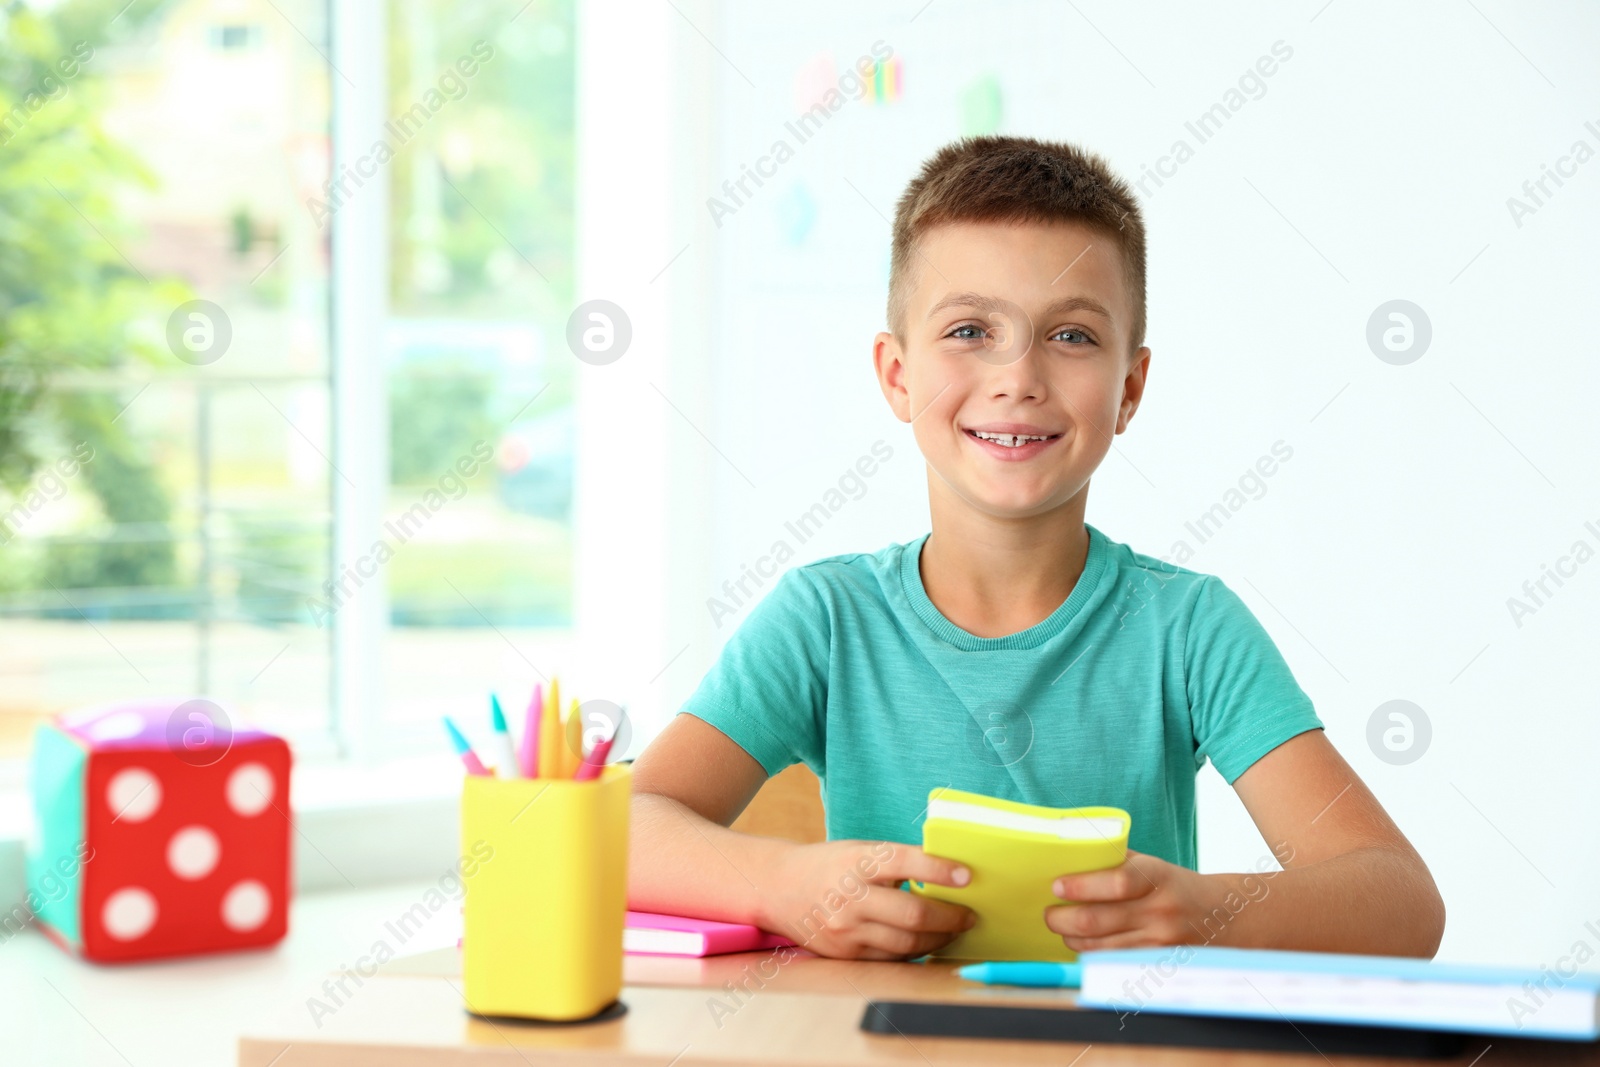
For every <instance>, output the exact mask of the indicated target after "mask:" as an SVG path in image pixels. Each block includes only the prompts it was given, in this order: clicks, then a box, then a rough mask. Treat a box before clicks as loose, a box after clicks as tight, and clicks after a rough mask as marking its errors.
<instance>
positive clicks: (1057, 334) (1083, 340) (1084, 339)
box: [1051, 328, 1093, 344]
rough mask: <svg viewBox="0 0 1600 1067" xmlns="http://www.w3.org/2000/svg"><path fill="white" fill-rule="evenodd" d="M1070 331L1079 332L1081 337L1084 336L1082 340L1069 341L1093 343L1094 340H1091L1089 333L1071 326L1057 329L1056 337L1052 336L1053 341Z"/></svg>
mask: <svg viewBox="0 0 1600 1067" xmlns="http://www.w3.org/2000/svg"><path fill="white" fill-rule="evenodd" d="M1069 333H1072V334H1077V335H1078V336H1079V337H1081V338H1082V340H1081V341H1072V342H1068V343H1069V344H1093V342H1092V341H1090V340H1089V335H1088V334H1086V333H1084V332H1083V331H1082V330H1074V329H1070V328H1069V329H1065V330H1057V331H1056V335H1055V337H1052V338H1051V340H1052V341H1053V340H1056V339H1057V338H1059V337H1062V336H1063V335H1065V334H1069Z"/></svg>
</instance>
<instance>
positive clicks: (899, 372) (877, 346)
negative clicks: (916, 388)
mask: <svg viewBox="0 0 1600 1067" xmlns="http://www.w3.org/2000/svg"><path fill="white" fill-rule="evenodd" d="M872 366H873V369H874V370H876V371H877V372H878V387H879V388H880V389H882V390H883V398H884V399H885V400H887V401H888V402H889V407H890V409H891V410H893V411H894V417H895V418H897V419H899V420H900V421H901V422H910V421H911V394H910V393H909V392H907V391H906V359H905V349H903V348H901V347H900V342H899V341H897V340H896V339H895V336H894V334H892V333H889V332H888V331H884V332H881V333H879V334H878V336H877V337H876V338H874V339H873V342H872Z"/></svg>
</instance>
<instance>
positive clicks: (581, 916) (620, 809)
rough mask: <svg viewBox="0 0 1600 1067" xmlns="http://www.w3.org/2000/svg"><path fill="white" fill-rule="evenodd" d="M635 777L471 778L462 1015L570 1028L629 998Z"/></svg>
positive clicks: (620, 770)
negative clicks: (625, 985) (626, 951)
mask: <svg viewBox="0 0 1600 1067" xmlns="http://www.w3.org/2000/svg"><path fill="white" fill-rule="evenodd" d="M632 787H633V773H632V770H631V768H630V767H629V766H628V765H626V764H612V765H611V766H608V767H606V768H605V769H604V770H603V771H602V772H601V774H600V777H598V778H596V779H594V780H593V781H588V782H575V781H572V780H570V779H566V778H490V777H486V776H483V775H468V776H467V778H466V781H465V784H464V785H463V787H462V792H461V853H462V856H463V857H475V858H476V860H477V862H475V863H470V864H469V863H464V864H463V868H464V869H463V872H462V881H463V883H464V884H465V886H466V900H465V904H464V915H463V931H462V938H461V953H462V970H463V977H464V979H465V986H466V988H465V990H464V992H465V997H466V1002H467V1009H468V1010H469V1011H471V1012H472V1013H474V1014H476V1015H485V1016H508V1017H512V1018H520V1019H541V1020H545V1021H549V1022H573V1021H577V1020H581V1019H588V1018H591V1017H594V1016H597V1015H601V1014H602V1013H605V1014H609V1012H608V1010H607V1009H610V1008H612V1006H613V1005H615V1004H616V1002H617V996H618V994H619V993H621V991H622V929H623V923H624V915H625V913H626V911H627V907H628V905H627V895H628V813H629V801H630V796H631V793H632Z"/></svg>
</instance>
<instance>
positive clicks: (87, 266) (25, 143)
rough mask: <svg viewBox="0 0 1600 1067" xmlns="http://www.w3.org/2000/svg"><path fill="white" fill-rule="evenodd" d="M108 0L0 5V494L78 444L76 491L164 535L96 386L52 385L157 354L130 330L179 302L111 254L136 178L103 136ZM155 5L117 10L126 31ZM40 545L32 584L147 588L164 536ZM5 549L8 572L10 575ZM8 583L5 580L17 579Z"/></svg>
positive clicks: (165, 556) (113, 13)
mask: <svg viewBox="0 0 1600 1067" xmlns="http://www.w3.org/2000/svg"><path fill="white" fill-rule="evenodd" d="M120 6H121V5H120V3H119V2H118V0H68V2H64V3H60V4H56V5H54V6H52V7H49V8H45V9H34V8H29V7H27V6H24V5H22V4H15V3H14V4H10V5H8V6H6V7H5V8H4V9H3V10H0V487H5V488H8V489H10V490H12V491H13V492H16V491H18V490H20V489H22V488H23V487H25V486H26V485H27V483H28V481H29V479H30V478H31V477H32V475H33V473H34V471H35V469H36V468H37V466H38V465H39V463H40V462H41V460H42V459H49V458H53V457H54V456H55V455H56V454H64V453H66V452H68V451H70V450H71V448H72V446H73V445H74V444H75V443H76V442H79V441H86V442H88V443H89V444H90V445H91V446H92V447H93V448H94V451H95V458H94V460H93V461H92V462H91V463H89V464H87V465H85V467H84V468H83V474H82V477H83V478H84V483H85V484H86V485H87V487H88V488H89V489H90V491H91V492H92V493H93V494H94V496H95V497H96V499H97V500H98V501H99V504H100V506H101V509H102V511H103V513H104V517H105V518H106V519H107V520H108V521H109V522H111V523H118V524H122V523H158V524H164V523H165V522H166V521H167V519H168V517H169V515H170V513H171V503H170V501H169V500H168V498H167V495H166V493H165V491H164V490H163V488H162V486H161V483H160V480H159V479H158V478H157V475H156V471H155V469H154V467H153V465H152V463H151V462H150V460H149V459H148V458H147V457H146V456H145V455H144V454H143V451H142V449H141V448H140V447H139V446H138V444H137V442H135V441H134V440H133V439H132V438H131V437H130V435H129V432H128V429H127V426H126V424H120V423H119V421H118V417H119V415H120V413H121V410H122V405H123V403H124V401H121V400H120V399H118V398H116V397H113V396H111V395H108V394H107V393H106V392H104V391H84V390H82V389H75V388H69V387H52V381H53V380H54V379H57V378H59V377H60V376H62V375H64V374H69V373H70V372H73V371H102V372H104V371H115V370H118V369H119V368H123V367H125V366H127V365H128V364H130V363H139V362H143V363H151V362H153V361H154V360H155V359H156V358H157V350H156V348H155V347H154V345H153V343H152V342H151V341H150V340H149V339H148V338H141V337H140V336H138V335H137V333H136V332H135V331H134V330H133V329H131V324H133V323H135V322H136V321H137V320H138V319H139V318H140V316H141V315H148V314H149V313H150V312H151V311H152V309H153V308H155V307H156V306H158V305H164V306H172V305H173V304H174V303H177V302H181V301H182V300H183V299H185V298H186V295H185V292H184V290H183V289H182V287H181V286H176V285H174V284H172V283H165V282H162V283H155V284H153V283H152V282H151V281H150V280H149V279H147V278H146V277H145V276H144V275H142V274H141V273H140V272H139V270H138V268H137V267H135V266H134V265H133V264H132V263H130V262H128V261H127V260H126V259H125V258H124V257H123V255H122V253H121V252H119V251H118V250H117V245H116V243H115V242H116V241H117V240H118V239H119V238H123V237H124V235H125V228H124V227H123V226H122V225H121V224H120V223H119V217H118V212H117V208H116V203H115V196H116V193H117V192H118V190H119V189H120V188H121V187H123V186H125V185H127V184H129V183H143V184H149V183H150V181H151V178H150V175H149V173H148V172H147V171H146V170H145V169H144V168H142V167H141V166H140V165H139V163H138V161H137V159H136V158H135V157H134V156H133V155H132V154H131V153H130V152H129V151H127V150H126V149H125V148H123V147H122V146H121V145H119V144H117V143H116V142H115V141H113V140H112V139H111V138H110V137H108V136H107V135H106V132H105V131H104V129H103V128H102V127H101V125H100V123H99V120H98V117H97V115H96V112H95V109H94V104H93V96H94V62H95V54H96V51H97V49H100V48H101V47H103V46H104V44H105V43H106V35H107V33H108V32H109V30H110V29H111V28H112V27H113V26H115V25H116V24H117V12H118V8H119V7H120ZM159 9H160V5H151V6H150V8H149V10H147V11H145V12H142V13H141V12H135V11H128V12H125V13H124V14H123V15H122V16H121V25H120V27H119V28H120V29H121V30H123V31H128V30H131V29H133V27H134V25H135V24H137V23H138V22H140V21H142V20H143V19H146V18H149V17H151V16H152V15H154V14H155V13H157V12H158V11H159ZM66 551H67V550H66V549H65V547H64V546H60V548H59V550H52V551H50V552H49V553H48V554H47V558H48V559H49V560H50V562H48V563H47V564H46V565H45V568H44V573H43V574H42V575H41V577H48V578H50V580H52V581H55V582H56V584H58V585H63V584H64V585H70V586H80V587H81V586H85V585H147V584H165V583H167V582H169V581H171V579H172V574H173V570H174V559H173V550H172V543H171V541H170V539H166V538H154V539H150V540H134V541H125V542H118V541H115V540H108V541H106V542H102V543H97V544H91V545H87V546H83V545H80V546H78V548H77V549H75V550H74V551H72V553H71V557H70V559H69V557H68V556H67V555H65V554H64V553H66ZM14 561H15V554H13V556H12V557H11V558H8V560H6V561H5V562H6V569H8V568H9V567H11V566H15V562H14ZM15 579H16V576H15V575H12V576H11V580H10V581H8V582H7V584H10V585H13V586H14V585H15V584H17V583H16V581H15Z"/></svg>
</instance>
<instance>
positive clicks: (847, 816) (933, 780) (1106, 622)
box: [680, 526, 1322, 868]
mask: <svg viewBox="0 0 1600 1067" xmlns="http://www.w3.org/2000/svg"><path fill="white" fill-rule="evenodd" d="M1088 533H1089V552H1088V558H1087V560H1086V562H1085V565H1084V569H1083V574H1082V576H1081V577H1080V578H1079V579H1078V582H1077V585H1076V586H1075V587H1074V588H1073V590H1072V593H1071V595H1069V596H1068V597H1067V599H1066V601H1065V602H1063V603H1062V605H1061V606H1060V607H1059V608H1057V609H1056V610H1055V611H1054V612H1053V613H1051V615H1050V617H1049V618H1047V619H1045V620H1044V621H1043V622H1040V623H1039V624H1037V625H1036V626H1032V627H1029V628H1028V629H1026V630H1023V631H1022V632H1020V633H1014V634H1009V635H1007V636H1005V637H992V638H985V637H977V636H974V635H973V634H970V633H968V632H967V631H965V630H963V629H961V628H960V627H958V626H956V625H955V624H953V623H952V622H950V620H948V619H946V618H945V617H944V616H943V615H941V614H940V613H939V610H938V609H937V608H935V607H934V606H933V602H932V601H931V600H929V599H928V595H927V593H926V592H925V591H924V589H923V585H922V576H921V571H920V569H919V566H918V560H919V558H920V556H921V553H922V545H923V543H924V542H925V541H926V540H927V537H926V536H923V537H922V538H919V539H918V540H916V541H913V542H911V543H909V544H905V545H891V546H889V547H888V548H885V549H884V550H882V551H881V552H876V553H872V554H867V553H857V554H853V555H843V556H834V557H831V558H828V559H823V560H818V561H817V562H815V563H811V564H808V565H806V566H802V567H796V568H794V569H792V570H790V571H788V572H786V573H785V574H784V575H783V576H782V577H781V578H780V579H779V580H778V582H777V583H776V584H775V585H774V586H773V588H772V590H771V591H770V592H769V593H768V594H767V596H766V597H765V598H764V599H762V600H761V601H760V602H759V603H758V604H757V605H756V606H755V607H754V608H752V609H751V612H750V615H749V616H748V617H747V618H746V619H745V620H744V622H743V623H741V624H740V626H739V628H738V629H737V630H736V631H735V632H734V633H733V635H732V636H731V637H730V638H729V639H728V642H727V644H726V645H725V646H724V647H723V650H722V653H721V655H720V656H719V657H718V660H717V662H716V665H715V666H714V667H713V668H712V669H711V671H710V673H709V674H707V675H706V677H705V678H704V679H703V680H702V681H701V683H700V686H699V688H698V689H696V691H695V693H694V695H693V696H691V697H690V698H689V700H688V702H687V703H685V704H684V706H683V708H682V709H681V710H680V713H682V712H688V713H689V714H692V715H694V716H696V717H697V718H700V719H703V720H705V721H706V722H708V723H710V724H711V725H712V726H715V727H716V728H717V729H718V730H721V731H722V732H723V733H725V734H727V735H728V736H729V737H730V738H732V739H733V740H734V741H735V742H736V743H737V744H738V745H739V746H740V747H742V748H743V749H744V750H745V751H746V752H748V753H750V755H751V756H753V757H754V758H755V759H756V760H757V761H758V762H760V764H761V766H762V767H763V768H765V770H766V772H767V773H768V774H769V775H771V774H776V773H778V772H779V771H781V770H782V769H783V768H785V767H787V766H789V765H790V764H792V763H804V764H806V766H808V767H810V768H811V770H813V771H814V772H816V775H817V777H818V778H819V779H821V781H822V790H823V803H824V807H825V809H826V812H827V829H828V837H829V839H834V840H836V839H841V838H856V839H864V840H874V841H877V840H885V841H901V842H906V843H909V844H920V843H921V840H922V821H923V818H924V815H925V812H926V809H927V803H928V791H929V790H930V789H933V788H935V787H936V786H948V787H951V788H955V789H964V790H968V791H970V792H975V793H984V794H988V795H990V796H996V797H1004V798H1006V799H1008V800H1017V801H1021V802H1023V803H1027V804H1046V805H1050V806H1052V807H1079V806H1083V805H1096V804H1103V805H1109V806H1112V807H1117V808H1123V809H1125V810H1126V811H1127V812H1128V813H1129V814H1130V815H1132V817H1133V829H1132V833H1131V835H1130V838H1129V847H1131V848H1133V849H1135V850H1137V851H1140V852H1146V853H1149V854H1151V855H1155V856H1159V857H1161V858H1162V859H1165V860H1168V861H1170V862H1172V863H1178V864H1182V865H1183V866H1185V867H1189V868H1194V867H1195V864H1196V843H1195V774H1196V772H1197V771H1198V770H1199V769H1200V767H1201V765H1202V764H1203V763H1204V762H1205V760H1206V759H1208V758H1209V759H1210V760H1211V762H1212V763H1213V764H1214V765H1215V766H1216V768H1217V770H1218V771H1220V772H1221V774H1222V776H1223V777H1224V778H1225V779H1227V780H1228V782H1230V783H1232V782H1233V780H1234V779H1236V778H1237V777H1239V775H1241V774H1243V773H1244V772H1245V770H1246V769H1248V768H1249V766H1250V765H1251V764H1252V763H1254V762H1255V761H1256V760H1258V759H1260V758H1261V757H1262V756H1264V755H1265V754H1266V753H1268V752H1270V751H1271V750H1272V749H1274V748H1276V747H1277V746H1278V745H1280V744H1282V743H1283V742H1285V741H1287V740H1288V739H1289V738H1291V737H1294V736H1295V735H1297V734H1300V733H1304V732H1305V731H1307V730H1315V729H1320V728H1321V727H1322V722H1321V721H1320V720H1319V719H1318V718H1317V715H1316V712H1315V711H1314V710H1313V709H1312V706H1311V701H1310V699H1309V698H1308V697H1307V696H1306V694H1305V692H1304V691H1303V690H1301V688H1300V686H1299V685H1298V684H1297V683H1296V682H1295V679H1294V675H1293V674H1292V673H1290V671H1289V667H1288V664H1286V663H1285V662H1284V660H1283V656H1282V655H1281V654H1280V653H1279V652H1278V649H1277V646H1276V645H1274V644H1273V643H1272V638H1271V637H1269V636H1268V635H1267V632H1266V631H1265V630H1264V629H1262V627H1261V624H1260V623H1259V622H1258V621H1257V620H1256V618H1255V616H1254V615H1252V614H1251V612H1250V609H1249V608H1247V607H1246V606H1245V605H1244V602H1243V601H1241V600H1240V599H1239V597H1238V596H1237V595H1236V594H1235V593H1234V592H1233V591H1232V590H1230V589H1229V588H1228V587H1227V586H1226V585H1224V584H1223V583H1222V581H1221V580H1220V579H1218V578H1215V577H1213V576H1211V575H1205V574H1197V573H1196V572H1194V571H1190V570H1186V569H1184V568H1181V567H1176V566H1173V565H1171V564H1167V563H1163V562H1161V561H1160V560H1156V559H1152V558H1151V557H1149V556H1145V555H1141V554H1140V553H1138V552H1135V551H1133V550H1132V549H1130V548H1128V546H1126V545H1122V544H1119V543H1117V542H1115V541H1112V540H1110V539H1109V538H1107V537H1106V536H1105V535H1104V534H1102V533H1101V532H1100V531H1099V530H1097V529H1095V528H1094V527H1093V526H1089V527H1088Z"/></svg>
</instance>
